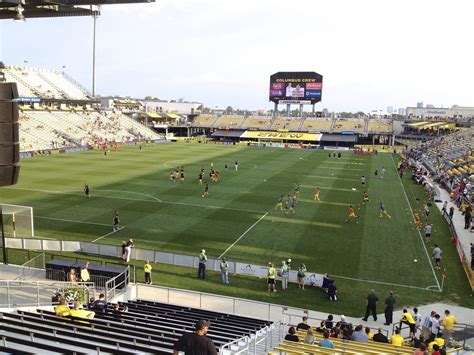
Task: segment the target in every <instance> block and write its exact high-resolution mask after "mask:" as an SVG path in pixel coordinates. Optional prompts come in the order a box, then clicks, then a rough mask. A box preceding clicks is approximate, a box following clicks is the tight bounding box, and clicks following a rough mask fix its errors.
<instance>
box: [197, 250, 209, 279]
mask: <svg viewBox="0 0 474 355" xmlns="http://www.w3.org/2000/svg"><path fill="white" fill-rule="evenodd" d="M206 263H207V256H206V250H205V249H201V252H200V253H199V269H198V278H199V279H205V278H206Z"/></svg>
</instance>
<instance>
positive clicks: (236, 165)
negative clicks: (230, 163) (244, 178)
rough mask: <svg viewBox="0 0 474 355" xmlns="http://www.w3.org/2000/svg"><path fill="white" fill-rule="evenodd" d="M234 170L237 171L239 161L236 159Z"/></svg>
mask: <svg viewBox="0 0 474 355" xmlns="http://www.w3.org/2000/svg"><path fill="white" fill-rule="evenodd" d="M234 167H235V171H239V162H238V161H237V160H236V161H235V163H234Z"/></svg>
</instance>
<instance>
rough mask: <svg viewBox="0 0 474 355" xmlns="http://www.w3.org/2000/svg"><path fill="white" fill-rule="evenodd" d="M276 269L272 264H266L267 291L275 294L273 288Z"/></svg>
mask: <svg viewBox="0 0 474 355" xmlns="http://www.w3.org/2000/svg"><path fill="white" fill-rule="evenodd" d="M275 276H276V269H275V265H274V264H273V263H268V272H267V283H268V291H273V292H277V291H276V288H275Z"/></svg>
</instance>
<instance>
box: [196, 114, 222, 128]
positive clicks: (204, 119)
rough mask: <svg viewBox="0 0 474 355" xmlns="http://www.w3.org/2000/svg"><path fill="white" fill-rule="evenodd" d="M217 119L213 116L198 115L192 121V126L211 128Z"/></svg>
mask: <svg viewBox="0 0 474 355" xmlns="http://www.w3.org/2000/svg"><path fill="white" fill-rule="evenodd" d="M217 119H218V117H217V116H215V115H199V116H198V117H196V118H195V119H194V122H193V126H198V127H211V126H213V125H214V123H215V122H216V121H217Z"/></svg>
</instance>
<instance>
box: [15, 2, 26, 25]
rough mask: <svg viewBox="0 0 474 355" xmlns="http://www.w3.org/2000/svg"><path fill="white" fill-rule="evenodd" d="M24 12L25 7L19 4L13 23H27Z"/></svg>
mask: <svg viewBox="0 0 474 355" xmlns="http://www.w3.org/2000/svg"><path fill="white" fill-rule="evenodd" d="M23 11H25V9H24V8H23V6H21V4H19V5H18V6H17V7H16V14H15V17H14V18H13V21H18V22H25V21H26V20H25V16H23Z"/></svg>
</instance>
